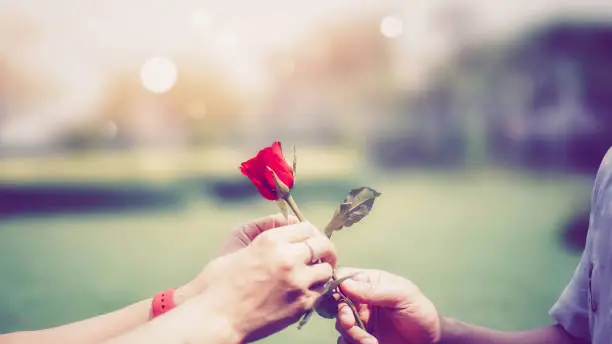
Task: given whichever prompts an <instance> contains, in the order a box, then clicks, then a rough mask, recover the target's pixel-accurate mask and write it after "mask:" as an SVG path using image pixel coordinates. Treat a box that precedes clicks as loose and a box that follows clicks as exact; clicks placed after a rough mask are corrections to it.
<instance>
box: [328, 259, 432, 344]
mask: <svg viewBox="0 0 612 344" xmlns="http://www.w3.org/2000/svg"><path fill="white" fill-rule="evenodd" d="M352 274H356V275H355V276H354V277H353V278H352V279H349V280H346V281H345V282H343V283H342V284H341V289H342V291H343V292H344V293H345V294H346V296H348V297H349V298H350V299H351V300H353V302H355V305H356V307H357V310H358V312H359V317H360V318H361V320H362V321H363V322H364V324H365V325H366V328H367V329H368V331H369V332H370V333H367V332H365V331H363V330H362V329H360V328H359V326H357V324H356V322H355V318H354V316H353V313H352V312H351V310H350V308H349V307H348V306H347V305H346V304H344V303H342V304H340V305H339V310H338V317H337V319H336V328H337V329H338V331H339V332H340V334H341V337H340V338H338V343H346V344H357V343H358V344H376V343H380V344H403V343H419V344H429V343H436V342H437V341H438V340H439V339H440V333H441V328H440V317H439V315H438V312H437V311H436V308H435V307H434V305H433V304H432V303H431V301H429V299H427V297H425V295H423V294H422V293H421V291H420V290H419V288H418V287H417V286H416V285H414V284H413V283H412V282H410V281H408V280H406V279H404V278H402V277H399V276H395V275H392V274H390V273H387V272H384V271H379V270H359V269H340V271H339V273H338V277H343V276H347V275H352Z"/></svg>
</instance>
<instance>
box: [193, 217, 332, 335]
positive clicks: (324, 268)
mask: <svg viewBox="0 0 612 344" xmlns="http://www.w3.org/2000/svg"><path fill="white" fill-rule="evenodd" d="M336 258H337V257H336V252H335V249H334V247H333V245H332V243H331V242H330V241H329V240H328V239H327V238H326V237H325V236H324V235H323V234H322V233H320V232H319V231H318V230H317V229H316V228H315V227H313V226H312V225H311V224H309V223H300V224H294V225H289V226H285V227H279V228H274V229H270V230H268V231H265V232H263V233H261V234H260V235H258V236H257V237H256V238H255V239H254V240H253V242H252V243H251V244H250V245H249V246H248V247H246V248H245V249H242V250H239V251H237V252H235V253H233V254H229V255H225V256H222V257H220V258H217V259H216V260H214V261H212V262H211V263H210V264H209V265H208V266H207V267H206V268H205V269H204V271H203V275H205V276H206V279H207V280H208V281H210V282H209V283H208V286H207V288H206V290H205V292H203V293H202V294H201V295H200V296H198V298H200V299H201V300H202V302H203V304H206V305H207V307H212V309H209V310H206V309H203V311H204V312H206V311H212V312H215V313H217V314H223V315H224V317H225V318H226V319H229V321H230V322H231V323H232V326H233V327H234V329H235V330H236V332H237V333H238V334H239V335H240V336H241V338H244V340H245V341H253V340H257V339H260V338H263V337H265V336H268V335H270V334H272V333H274V332H277V331H279V330H281V329H283V328H285V327H286V326H288V325H290V324H292V323H294V322H296V321H297V320H298V319H299V317H300V315H301V314H302V313H303V312H304V311H306V310H308V309H310V308H312V306H313V304H314V302H315V300H316V298H317V297H318V296H319V295H320V294H319V292H318V291H317V290H320V288H321V286H322V285H323V284H324V283H325V282H327V281H328V280H329V279H330V278H331V276H332V271H333V267H334V266H335V264H336ZM317 259H321V261H322V262H323V263H321V264H314V265H313V264H311V263H312V262H314V261H316V260H317Z"/></svg>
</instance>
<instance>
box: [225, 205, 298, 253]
mask: <svg viewBox="0 0 612 344" xmlns="http://www.w3.org/2000/svg"><path fill="white" fill-rule="evenodd" d="M298 222H299V221H298V219H297V217H295V216H293V215H290V216H289V219H287V218H285V217H284V216H283V215H282V214H276V215H270V216H267V217H263V218H260V219H257V220H254V221H251V222H249V223H246V224H243V225H241V226H238V227H236V228H234V229H233V230H232V231H231V233H230V235H229V238H228V239H227V241H226V242H225V244H224V245H223V246H222V247H221V249H220V250H219V256H222V255H225V254H228V253H233V252H236V251H238V250H240V249H242V248H245V247H247V246H249V245H250V244H251V242H253V240H255V238H256V237H257V236H258V235H260V234H261V233H263V232H265V231H267V230H270V229H273V228H278V227H283V226H287V225H290V224H296V223H298Z"/></svg>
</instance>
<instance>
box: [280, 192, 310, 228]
mask: <svg viewBox="0 0 612 344" xmlns="http://www.w3.org/2000/svg"><path fill="white" fill-rule="evenodd" d="M285 201H286V202H287V204H289V208H291V211H293V213H294V214H295V216H297V218H298V220H300V222H304V221H306V218H305V217H304V215H303V214H302V212H301V211H300V209H299V208H298V206H297V204H295V201H294V200H293V197H292V196H291V195H289V196H288V197H287V198H286V199H285Z"/></svg>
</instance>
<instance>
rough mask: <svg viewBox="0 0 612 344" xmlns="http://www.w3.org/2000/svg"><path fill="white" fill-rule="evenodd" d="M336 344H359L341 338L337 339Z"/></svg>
mask: <svg viewBox="0 0 612 344" xmlns="http://www.w3.org/2000/svg"><path fill="white" fill-rule="evenodd" d="M336 343H337V344H359V343H355V342H353V341H352V340H348V339H346V338H344V337H342V336H340V337H338V340H337V341H336Z"/></svg>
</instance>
